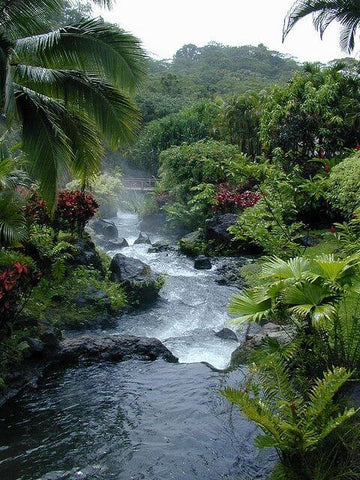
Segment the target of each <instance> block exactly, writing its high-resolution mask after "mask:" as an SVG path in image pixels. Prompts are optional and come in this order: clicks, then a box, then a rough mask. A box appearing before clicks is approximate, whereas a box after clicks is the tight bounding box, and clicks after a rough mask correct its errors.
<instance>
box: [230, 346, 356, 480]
mask: <svg viewBox="0 0 360 480" xmlns="http://www.w3.org/2000/svg"><path fill="white" fill-rule="evenodd" d="M253 373H254V374H256V377H257V381H254V380H252V381H251V382H249V383H248V385H247V386H246V388H244V389H243V390H237V389H234V388H227V389H225V390H224V391H223V392H222V394H223V395H224V396H225V398H227V399H228V400H229V401H230V402H231V403H233V404H234V405H236V406H238V407H239V408H240V409H241V411H242V412H243V413H244V414H245V415H246V416H247V417H248V418H249V419H250V420H253V421H254V422H255V423H256V424H257V425H258V426H259V427H260V428H261V429H262V430H263V432H264V434H263V435H259V436H258V437H257V438H256V444H257V446H258V447H259V448H267V447H272V448H275V449H276V451H277V453H278V455H279V457H280V460H281V468H280V469H278V471H277V473H278V477H277V478H287V479H288V478H292V479H298V480H300V479H301V480H304V479H308V480H310V479H311V480H313V479H314V478H315V477H314V475H313V474H314V472H313V470H312V467H313V464H312V462H309V455H311V454H315V455H316V452H317V450H319V449H320V448H321V447H322V446H323V444H324V442H325V441H326V439H327V438H328V437H329V436H330V435H331V434H332V433H333V432H334V431H335V430H337V429H338V428H339V427H340V426H342V425H343V424H344V423H345V422H347V421H348V420H349V419H351V418H352V417H353V416H354V415H355V413H356V411H355V410H354V409H353V408H349V409H347V408H346V409H344V410H343V411H341V412H338V411H337V410H338V408H337V407H336V405H335V403H334V396H335V395H336V393H337V392H338V391H339V390H340V389H341V387H342V386H343V385H344V384H345V383H346V381H347V380H348V379H349V378H350V376H351V374H350V373H348V372H347V371H346V370H345V369H344V368H334V369H332V370H329V371H327V372H326V373H325V374H324V376H323V378H322V379H318V380H316V381H315V383H314V385H313V387H312V388H311V389H310V391H309V392H308V394H307V395H303V394H300V393H299V392H298V391H297V389H296V388H295V385H294V382H293V380H292V375H291V372H290V371H289V370H288V367H287V366H286V362H285V361H284V360H282V359H281V358H280V356H279V355H276V354H268V355H267V359H266V361H263V362H262V363H261V365H260V367H259V368H257V367H255V370H254V372H253ZM316 458H317V461H316V463H318V462H319V460H320V459H319V457H318V456H316ZM317 478H318V477H317ZM321 478H330V477H321ZM331 478H333V477H331Z"/></svg>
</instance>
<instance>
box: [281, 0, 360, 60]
mask: <svg viewBox="0 0 360 480" xmlns="http://www.w3.org/2000/svg"><path fill="white" fill-rule="evenodd" d="M310 14H312V15H313V18H314V19H313V23H314V26H315V28H316V30H317V31H318V32H320V36H321V38H322V37H323V35H324V33H325V30H326V29H327V27H328V26H329V25H330V24H331V23H332V22H334V21H337V22H339V23H340V25H341V34H340V45H341V48H342V49H343V50H347V51H348V52H349V53H351V52H352V51H353V50H354V47H355V38H356V34H357V31H358V28H359V25H360V3H359V1H358V0H297V1H296V2H295V3H294V5H293V7H292V8H291V10H290V11H289V13H288V14H287V16H286V18H285V21H284V29H283V41H284V40H285V37H286V36H287V35H288V34H289V32H290V31H291V30H292V28H293V27H294V26H295V25H296V24H297V22H298V21H299V20H301V19H302V18H304V17H306V16H307V15H310Z"/></svg>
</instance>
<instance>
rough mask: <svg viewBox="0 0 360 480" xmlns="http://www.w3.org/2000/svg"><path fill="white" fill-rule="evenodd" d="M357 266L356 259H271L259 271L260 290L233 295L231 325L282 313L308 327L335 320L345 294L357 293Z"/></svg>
mask: <svg viewBox="0 0 360 480" xmlns="http://www.w3.org/2000/svg"><path fill="white" fill-rule="evenodd" d="M359 262H360V257H359V256H358V255H353V256H351V257H347V258H345V259H336V258H335V257H334V255H322V256H319V257H317V258H314V259H313V260H309V259H307V258H305V257H296V258H292V259H290V260H288V261H285V260H282V259H281V258H278V257H273V258H271V259H270V260H268V261H267V262H265V264H264V266H263V269H262V271H263V273H262V277H263V280H264V286H262V287H258V288H254V289H251V290H247V291H244V292H243V293H242V294H241V295H235V296H234V297H233V299H232V300H231V302H230V305H229V313H231V314H233V315H237V318H236V319H235V320H233V321H234V322H235V323H242V322H245V321H250V322H252V321H255V322H259V321H262V320H266V319H269V318H270V317H271V316H272V315H277V314H278V313H279V312H280V313H281V314H283V310H284V309H286V311H287V313H288V314H290V315H293V316H296V317H298V318H299V317H300V318H303V319H305V320H307V321H308V323H309V326H310V327H312V326H315V327H318V326H322V325H323V324H324V323H325V324H326V323H327V322H328V321H329V320H331V319H333V318H334V317H335V315H336V306H337V305H338V303H339V301H340V300H341V299H342V298H343V296H344V295H345V293H347V292H348V291H349V290H353V291H357V290H358V283H359V280H360V278H359ZM283 317H285V316H284V315H283ZM283 319H284V318H283Z"/></svg>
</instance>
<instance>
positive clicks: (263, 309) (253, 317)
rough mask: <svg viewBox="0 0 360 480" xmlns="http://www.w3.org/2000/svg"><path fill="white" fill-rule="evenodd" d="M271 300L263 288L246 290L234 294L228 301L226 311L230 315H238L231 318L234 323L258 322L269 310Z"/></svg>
mask: <svg viewBox="0 0 360 480" xmlns="http://www.w3.org/2000/svg"><path fill="white" fill-rule="evenodd" d="M271 307H272V301H271V298H270V297H269V296H267V295H266V292H265V291H264V290H261V291H259V290H247V291H244V292H243V293H242V294H241V295H234V296H233V298H232V299H231V301H230V304H229V307H228V311H229V313H230V314H231V315H239V317H237V318H236V319H233V320H231V321H232V322H235V323H243V322H246V321H250V322H260V321H261V320H263V319H264V318H266V317H268V316H269V314H270V312H271Z"/></svg>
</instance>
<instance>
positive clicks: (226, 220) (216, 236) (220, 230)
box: [205, 213, 238, 244]
mask: <svg viewBox="0 0 360 480" xmlns="http://www.w3.org/2000/svg"><path fill="white" fill-rule="evenodd" d="M237 219H238V215H236V214H235V213H225V214H224V215H217V216H215V217H212V218H209V219H207V220H206V222H205V237H206V239H207V240H215V241H216V242H217V243H220V244H230V242H231V240H232V238H233V237H232V235H231V234H230V233H229V232H228V228H229V227H232V226H233V225H236V223H237Z"/></svg>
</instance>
